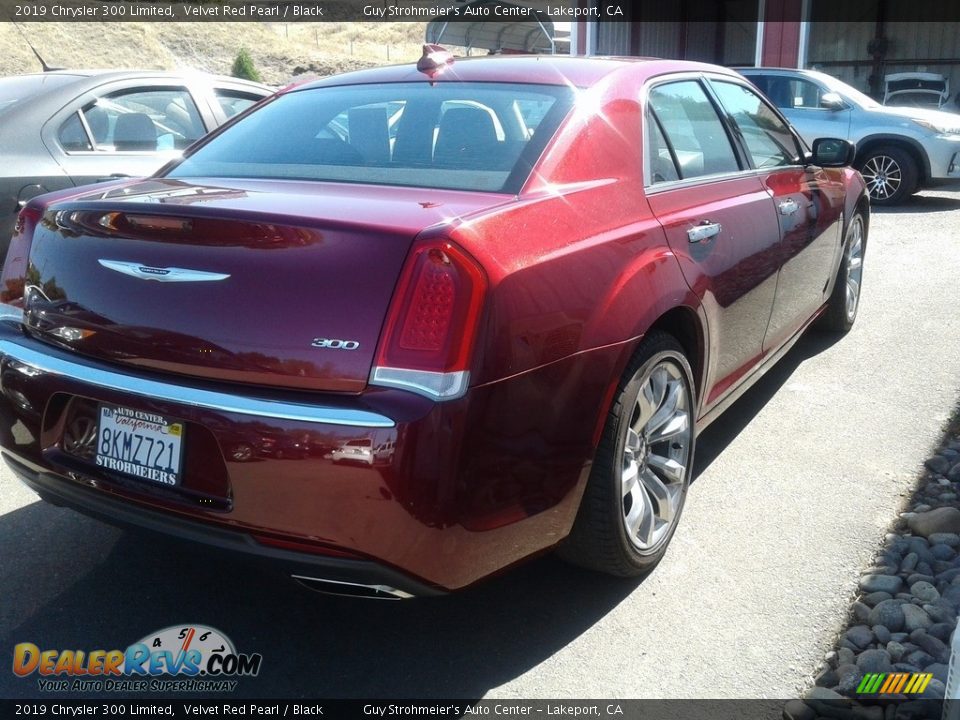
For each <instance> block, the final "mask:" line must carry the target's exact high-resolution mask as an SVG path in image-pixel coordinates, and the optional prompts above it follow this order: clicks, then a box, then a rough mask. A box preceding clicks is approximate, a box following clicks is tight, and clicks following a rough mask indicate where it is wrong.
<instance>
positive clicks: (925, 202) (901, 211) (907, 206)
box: [870, 195, 960, 215]
mask: <svg viewBox="0 0 960 720" xmlns="http://www.w3.org/2000/svg"><path fill="white" fill-rule="evenodd" d="M955 210H960V197H950V196H945V195H914V196H913V197H911V198H908V199H907V201H906V202H904V203H903V204H902V205H894V206H893V207H881V206H879V205H874V206H873V207H871V208H870V212H872V213H876V214H878V215H905V214H910V215H912V214H914V213H941V212H953V211H955Z"/></svg>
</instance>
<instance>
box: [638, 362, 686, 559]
mask: <svg viewBox="0 0 960 720" xmlns="http://www.w3.org/2000/svg"><path fill="white" fill-rule="evenodd" d="M690 396H691V394H690V391H689V388H688V387H687V380H686V377H685V376H684V373H683V371H682V370H681V369H680V367H679V366H678V365H677V364H676V363H675V362H673V361H672V360H670V359H663V360H660V361H659V362H658V363H656V364H655V365H653V367H652V368H651V369H650V370H648V371H647V373H646V375H644V377H643V379H642V380H641V383H640V392H639V394H638V395H637V400H636V404H635V406H634V408H633V413H632V415H631V419H630V426H629V427H628V428H627V430H626V439H625V441H624V445H623V448H624V449H623V466H622V470H621V474H620V486H621V495H622V498H623V523H624V528H625V529H626V533H627V537H628V538H629V539H630V542H631V543H632V544H633V546H634V547H635V548H636V549H637V550H638V551H639V552H640V553H643V554H648V553H651V552H653V551H655V550H657V549H658V548H659V546H660V545H661V544H662V543H663V541H664V540H665V539H666V538H668V537H669V536H670V530H671V528H672V527H673V525H674V524H675V523H676V521H677V519H678V517H679V511H680V508H681V506H682V503H683V493H684V488H685V484H686V482H687V475H688V473H689V464H690V455H691V449H692V447H693V418H692V413H691V408H690Z"/></svg>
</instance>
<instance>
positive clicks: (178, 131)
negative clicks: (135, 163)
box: [82, 88, 206, 152]
mask: <svg viewBox="0 0 960 720" xmlns="http://www.w3.org/2000/svg"><path fill="white" fill-rule="evenodd" d="M82 112H83V115H84V118H85V119H86V121H87V127H89V128H90V132H91V133H92V134H93V139H94V143H95V144H96V149H97V150H100V151H105V152H156V151H158V150H182V149H183V148H185V147H187V146H188V145H190V144H191V143H193V142H194V141H195V140H197V139H199V138H200V137H202V136H203V135H204V133H205V132H206V131H205V129H204V126H203V121H202V120H201V119H200V113H199V112H198V111H197V106H196V104H195V103H194V102H193V97H191V95H190V93H189V92H188V91H187V90H185V89H182V88H156V89H153V88H151V89H142V90H140V89H135V90H123V91H121V92H116V93H112V94H110V95H105V96H104V97H101V98H98V99H97V100H96V101H95V102H93V103H91V104H89V105H87V106H86V107H85V108H83V110H82Z"/></svg>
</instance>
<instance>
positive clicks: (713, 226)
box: [687, 220, 723, 243]
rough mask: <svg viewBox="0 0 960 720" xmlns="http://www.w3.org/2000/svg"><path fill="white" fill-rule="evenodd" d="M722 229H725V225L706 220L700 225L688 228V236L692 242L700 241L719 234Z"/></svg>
mask: <svg viewBox="0 0 960 720" xmlns="http://www.w3.org/2000/svg"><path fill="white" fill-rule="evenodd" d="M721 230H723V226H722V225H720V223H712V222H710V221H709V220H704V221H703V222H702V223H700V224H699V225H696V226H694V227H692V228H690V229H689V230H687V237H688V238H690V242H692V243H695V242H700V241H701V240H706V239H707V238H712V237H715V236H717V235H719V234H720V231H721Z"/></svg>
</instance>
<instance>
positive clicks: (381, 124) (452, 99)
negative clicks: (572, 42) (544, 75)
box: [168, 82, 573, 192]
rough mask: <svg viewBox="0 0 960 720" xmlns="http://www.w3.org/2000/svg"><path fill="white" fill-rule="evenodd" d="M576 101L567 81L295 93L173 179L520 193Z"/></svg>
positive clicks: (228, 134)
mask: <svg viewBox="0 0 960 720" xmlns="http://www.w3.org/2000/svg"><path fill="white" fill-rule="evenodd" d="M572 101H573V91H572V90H571V89H570V88H568V87H566V86H553V85H522V84H506V83H459V82H458V83H453V82H438V83H435V84H433V85H430V84H428V83H425V82H417V83H386V84H381V85H353V86H345V87H329V88H314V89H310V90H301V91H295V92H291V93H289V94H287V95H283V96H281V97H279V98H277V99H276V100H275V101H273V102H270V103H268V104H267V105H265V106H264V107H263V108H261V109H260V110H257V111H256V112H254V113H253V114H252V115H250V116H248V117H246V118H244V119H243V120H241V121H240V122H238V123H237V124H236V125H234V126H232V127H230V128H228V129H227V130H226V131H225V132H224V133H223V134H221V135H220V136H219V137H216V138H214V139H213V140H212V141H211V142H209V143H207V144H206V145H204V146H203V147H201V148H199V149H198V150H197V151H196V152H195V153H193V154H192V155H190V156H189V157H188V158H186V159H185V160H184V161H183V162H182V163H180V164H179V165H178V166H176V167H175V168H174V169H173V170H171V171H170V172H169V173H168V177H178V178H186V177H230V178H238V177H239V178H281V179H300V180H329V181H335V182H357V183H371V184H377V185H406V186H416V187H436V188H447V189H455V190H480V191H488V192H516V191H518V190H519V189H520V187H521V186H522V184H523V182H524V180H526V178H527V176H528V175H529V173H530V170H531V168H532V166H533V164H534V163H535V162H536V160H537V158H538V157H539V156H540V153H541V152H542V150H543V148H544V147H545V146H546V144H547V141H548V140H549V139H550V137H551V136H552V135H553V134H554V132H555V131H556V128H557V126H558V125H559V123H560V121H561V120H562V119H563V117H564V116H565V115H566V113H567V111H568V110H569V109H570V106H571V104H572Z"/></svg>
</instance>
